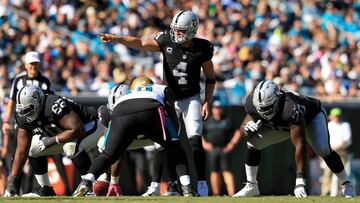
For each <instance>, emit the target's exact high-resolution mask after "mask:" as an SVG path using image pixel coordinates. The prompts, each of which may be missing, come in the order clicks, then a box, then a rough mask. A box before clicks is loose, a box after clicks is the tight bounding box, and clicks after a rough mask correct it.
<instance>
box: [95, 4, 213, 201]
mask: <svg viewBox="0 0 360 203" xmlns="http://www.w3.org/2000/svg"><path fill="white" fill-rule="evenodd" d="M198 25H199V19H198V17H197V16H196V14H195V13H193V12H192V11H184V10H183V11H179V12H177V13H176V14H175V16H174V17H173V19H172V22H171V25H170V28H171V29H170V31H163V32H160V33H158V34H157V35H156V36H155V38H154V39H151V40H141V39H139V38H136V37H131V36H115V35H111V34H99V36H100V38H101V41H102V42H104V43H108V42H111V41H116V42H119V43H121V44H123V45H125V46H126V47H129V48H133V49H139V50H141V51H160V52H161V53H162V54H163V57H164V63H163V70H164V71H163V72H164V77H163V78H164V83H165V84H166V85H167V86H168V87H169V88H170V89H171V91H172V92H174V95H175V100H176V101H175V108H176V111H177V114H178V116H180V114H182V117H183V120H184V123H185V128H186V134H187V137H188V139H189V143H190V145H191V146H192V156H193V159H194V164H195V168H196V172H197V177H198V184H197V185H198V187H197V188H198V193H199V195H200V196H207V195H208V186H207V183H206V173H205V151H204V148H203V146H202V140H201V134H202V128H203V123H202V120H206V119H207V118H208V115H209V107H210V103H211V98H212V94H213V91H214V87H215V82H216V81H215V73H214V68H213V63H212V61H211V59H212V57H213V45H212V44H211V43H210V42H209V41H208V40H205V39H200V38H196V37H195V34H196V32H197V29H198ZM201 68H202V70H203V72H204V74H205V77H206V80H205V83H206V86H205V101H204V102H203V103H201V99H200V84H199V83H200V72H201ZM156 153H161V152H156ZM163 153H164V152H163ZM155 157H165V156H157V155H156V154H155Z"/></svg>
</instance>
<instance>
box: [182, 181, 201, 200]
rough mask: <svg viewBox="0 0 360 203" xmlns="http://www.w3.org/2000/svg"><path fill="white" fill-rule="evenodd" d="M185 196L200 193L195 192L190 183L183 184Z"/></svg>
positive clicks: (193, 195) (197, 195)
mask: <svg viewBox="0 0 360 203" xmlns="http://www.w3.org/2000/svg"><path fill="white" fill-rule="evenodd" d="M181 188H182V191H183V195H184V197H199V194H198V193H197V192H195V190H194V189H193V188H192V187H191V184H189V185H182V186H181Z"/></svg>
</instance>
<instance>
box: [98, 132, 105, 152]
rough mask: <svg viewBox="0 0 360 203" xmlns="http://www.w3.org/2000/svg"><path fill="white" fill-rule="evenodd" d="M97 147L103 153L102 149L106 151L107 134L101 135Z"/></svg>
mask: <svg viewBox="0 0 360 203" xmlns="http://www.w3.org/2000/svg"><path fill="white" fill-rule="evenodd" d="M97 147H98V150H99V152H100V153H102V151H104V149H105V136H104V135H103V136H101V137H100V138H99V141H98V142H97Z"/></svg>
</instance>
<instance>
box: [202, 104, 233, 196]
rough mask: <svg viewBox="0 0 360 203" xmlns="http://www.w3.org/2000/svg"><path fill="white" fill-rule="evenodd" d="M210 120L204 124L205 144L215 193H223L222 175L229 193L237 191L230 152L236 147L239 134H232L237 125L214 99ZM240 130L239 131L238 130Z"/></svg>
mask: <svg viewBox="0 0 360 203" xmlns="http://www.w3.org/2000/svg"><path fill="white" fill-rule="evenodd" d="M211 113H212V115H211V116H210V118H209V120H208V121H206V122H205V125H204V137H203V145H204V149H205V151H206V154H207V158H208V161H209V164H210V183H211V189H212V193H213V195H216V196H219V195H221V176H222V177H223V179H224V182H225V185H226V189H227V195H229V196H232V195H233V194H234V193H235V184H234V176H233V174H232V172H231V171H230V157H229V155H230V152H231V151H232V150H233V149H234V146H235V144H236V142H237V141H236V140H237V139H238V137H237V136H232V135H233V132H234V129H235V127H234V126H233V125H232V124H231V121H230V120H229V119H228V118H227V117H226V115H225V114H224V109H223V107H222V106H221V103H220V102H219V101H214V102H213V104H212V107H211ZM236 132H238V131H236Z"/></svg>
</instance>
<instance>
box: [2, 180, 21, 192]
mask: <svg viewBox="0 0 360 203" xmlns="http://www.w3.org/2000/svg"><path fill="white" fill-rule="evenodd" d="M19 188H20V178H19V177H16V176H10V178H9V183H8V185H7V187H6V190H5V193H4V197H13V196H17V195H19Z"/></svg>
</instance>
